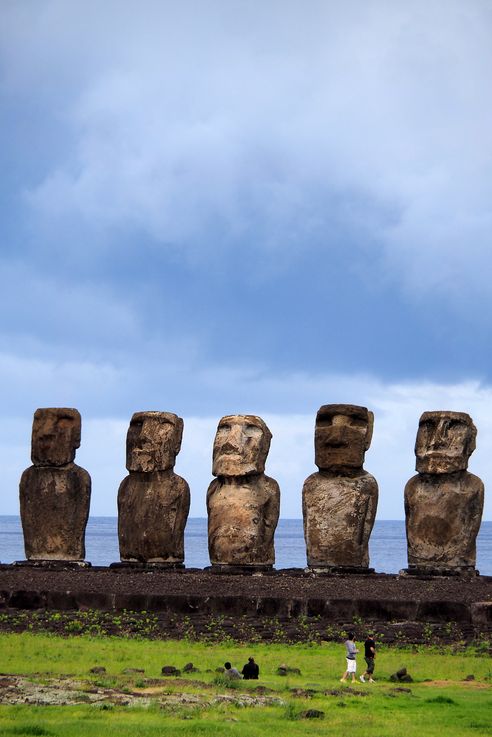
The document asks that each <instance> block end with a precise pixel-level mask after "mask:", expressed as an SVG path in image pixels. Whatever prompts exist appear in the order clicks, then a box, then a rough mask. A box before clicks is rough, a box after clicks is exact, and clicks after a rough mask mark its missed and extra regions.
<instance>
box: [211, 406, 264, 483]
mask: <svg viewBox="0 0 492 737" xmlns="http://www.w3.org/2000/svg"><path fill="white" fill-rule="evenodd" d="M271 438H272V433H271V432H270V430H269V429H268V427H267V425H266V424H265V422H264V421H263V420H262V419H261V417H258V416H257V415H226V416H225V417H222V419H221V420H220V422H219V424H218V427H217V433H216V435H215V440H214V448H213V464H212V474H213V475H214V476H245V475H248V474H251V473H263V472H264V470H265V463H266V459H267V456H268V451H269V450H270V441H271Z"/></svg>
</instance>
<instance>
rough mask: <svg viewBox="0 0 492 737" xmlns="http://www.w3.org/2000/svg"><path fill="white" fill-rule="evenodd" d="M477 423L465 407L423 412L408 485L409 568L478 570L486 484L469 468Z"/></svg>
mask: <svg viewBox="0 0 492 737" xmlns="http://www.w3.org/2000/svg"><path fill="white" fill-rule="evenodd" d="M475 442H476V428H475V425H474V424H473V421H472V419H471V417H470V416H469V415H468V414H466V413H464V412H448V411H439V412H424V413H423V415H422V416H421V418H420V422H419V429H418V432H417V440H416V443H415V454H416V456H417V470H418V472H419V473H418V474H417V475H416V476H413V477H412V478H411V479H410V481H408V483H407V484H406V486H405V494H404V496H405V524H406V532H407V547H408V563H409V566H410V568H414V569H421V570H422V571H425V570H433V569H437V570H443V571H450V572H459V571H467V570H473V569H474V567H475V563H476V538H477V535H478V531H479V529H480V523H481V519H482V511H483V502H484V486H483V483H482V481H481V479H479V478H478V476H475V475H474V474H471V473H468V471H467V470H466V468H467V466H468V459H469V457H470V455H471V453H472V452H473V450H474V449H475Z"/></svg>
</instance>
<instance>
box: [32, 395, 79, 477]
mask: <svg viewBox="0 0 492 737" xmlns="http://www.w3.org/2000/svg"><path fill="white" fill-rule="evenodd" d="M81 424H82V422H81V418H80V414H79V412H78V411H77V410H76V409H69V408H66V407H48V408H44V409H37V410H36V412H35V413H34V420H33V423H32V440H31V459H32V462H33V464H34V465H35V466H64V465H65V464H66V463H72V461H73V460H74V458H75V451H76V449H77V448H78V447H80V431H81Z"/></svg>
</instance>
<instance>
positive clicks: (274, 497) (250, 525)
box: [207, 474, 280, 566]
mask: <svg viewBox="0 0 492 737" xmlns="http://www.w3.org/2000/svg"><path fill="white" fill-rule="evenodd" d="M207 509H208V545H209V553H210V560H211V562H212V564H213V565H240V566H242V565H272V564H273V563H274V562H275V550H274V545H273V536H274V533H275V528H276V527H277V522H278V516H279V510H280V490H279V486H278V484H277V482H276V481H275V480H274V479H272V478H269V477H268V476H265V474H256V475H253V476H245V477H232V478H230V479H227V480H224V479H223V478H218V479H215V480H214V481H212V483H211V484H210V486H209V487H208V492H207Z"/></svg>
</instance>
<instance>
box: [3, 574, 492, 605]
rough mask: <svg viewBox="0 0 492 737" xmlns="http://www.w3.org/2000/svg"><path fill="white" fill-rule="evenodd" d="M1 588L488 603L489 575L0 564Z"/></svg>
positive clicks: (491, 590)
mask: <svg viewBox="0 0 492 737" xmlns="http://www.w3.org/2000/svg"><path fill="white" fill-rule="evenodd" d="M0 591H3V592H6V591H8V592H12V591H35V592H42V591H50V592H66V591H70V592H72V593H75V592H79V591H80V592H88V593H89V592H90V593H102V594H108V593H110V594H138V595H146V594H157V595H172V596H192V597H217V596H221V597H222V596H227V597H235V596H243V597H244V596H247V597H270V598H280V599H284V598H285V599H299V600H308V599H353V598H354V597H356V598H358V599H361V598H363V599H369V600H371V599H373V600H378V599H382V600H383V599H389V600H399V601H418V602H423V601H430V602H431V601H452V602H460V603H463V604H470V603H472V602H476V601H492V577H490V576H488V577H487V576H477V577H476V578H473V579H469V580H466V579H465V580H461V579H457V578H441V577H436V578H432V579H424V578H415V577H410V576H409V577H403V576H402V577H400V576H396V575H384V574H374V575H364V576H361V575H350V576H347V575H346V576H341V575H339V576H314V575H312V574H303V573H302V571H301V570H299V571H284V572H280V571H277V572H275V573H269V574H264V575H258V574H255V575H226V574H221V575H217V574H214V573H211V572H210V571H206V570H191V569H189V570H185V571H183V572H177V571H143V570H138V571H128V570H121V569H108V568H89V569H81V570H48V569H43V568H31V567H29V566H0Z"/></svg>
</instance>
